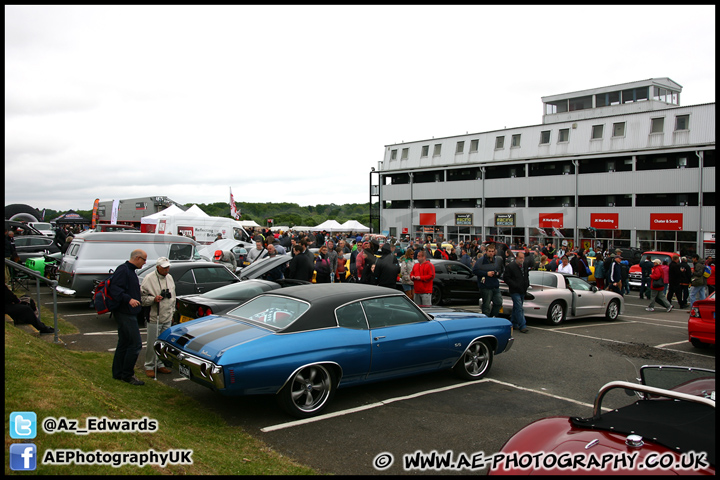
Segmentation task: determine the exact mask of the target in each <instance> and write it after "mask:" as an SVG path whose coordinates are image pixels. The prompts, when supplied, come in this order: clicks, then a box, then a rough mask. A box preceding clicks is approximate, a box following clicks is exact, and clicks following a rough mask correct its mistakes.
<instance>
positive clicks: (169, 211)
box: [140, 204, 199, 225]
mask: <svg viewBox="0 0 720 480" xmlns="http://www.w3.org/2000/svg"><path fill="white" fill-rule="evenodd" d="M198 210H199V209H198ZM180 213H185V211H184V210H183V209H182V208H180V207H178V206H177V205H175V204H172V205H170V206H169V207H168V208H166V209H165V210H160V211H159V212H155V213H153V214H152V215H148V216H146V217H142V218H141V219H140V224H143V223H146V224H149V225H157V222H158V219H159V218H162V217H172V216H175V215H178V214H180Z"/></svg>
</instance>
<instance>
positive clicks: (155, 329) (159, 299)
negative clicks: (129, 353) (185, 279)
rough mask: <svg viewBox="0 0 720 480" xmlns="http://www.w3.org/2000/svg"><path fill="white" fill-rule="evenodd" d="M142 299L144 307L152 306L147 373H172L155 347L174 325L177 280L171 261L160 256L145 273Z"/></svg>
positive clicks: (149, 323) (146, 355)
mask: <svg viewBox="0 0 720 480" xmlns="http://www.w3.org/2000/svg"><path fill="white" fill-rule="evenodd" d="M140 294H141V301H142V305H143V306H144V307H150V315H149V319H148V324H147V347H146V349H145V375H147V376H148V377H150V378H155V372H156V370H157V371H158V372H160V373H172V370H170V369H169V368H167V366H165V365H164V364H160V363H159V362H160V360H159V359H158V357H157V355H156V354H155V349H154V348H153V346H154V344H155V340H157V337H158V335H160V334H161V333H162V332H163V331H165V330H166V329H167V328H169V327H170V325H172V319H173V313H174V312H175V281H174V280H173V278H172V276H171V275H170V261H169V260H168V259H167V257H160V258H158V259H157V262H156V263H155V271H154V272H152V273H148V274H147V275H145V278H144V279H143V282H142V284H141V285H140Z"/></svg>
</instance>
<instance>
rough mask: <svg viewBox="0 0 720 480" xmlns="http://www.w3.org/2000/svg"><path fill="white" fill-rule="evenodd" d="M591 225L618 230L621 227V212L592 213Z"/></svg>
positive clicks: (601, 228)
mask: <svg viewBox="0 0 720 480" xmlns="http://www.w3.org/2000/svg"><path fill="white" fill-rule="evenodd" d="M590 226H591V227H593V228H597V229H598V230H617V229H618V228H620V214H619V213H591V214H590Z"/></svg>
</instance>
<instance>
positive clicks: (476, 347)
mask: <svg viewBox="0 0 720 480" xmlns="http://www.w3.org/2000/svg"><path fill="white" fill-rule="evenodd" d="M492 361H493V351H492V349H491V348H490V346H489V345H488V343H487V342H485V341H483V340H475V341H474V342H473V343H471V344H470V346H469V347H468V348H467V350H465V353H463V356H462V357H460V359H459V360H458V362H457V363H456V364H455V367H454V370H455V373H456V374H457V375H458V376H460V377H462V378H465V379H466V380H477V379H479V378H482V377H484V376H485V374H486V373H487V372H488V370H490V366H491V365H492Z"/></svg>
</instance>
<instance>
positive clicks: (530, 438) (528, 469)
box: [489, 365, 715, 475]
mask: <svg viewBox="0 0 720 480" xmlns="http://www.w3.org/2000/svg"><path fill="white" fill-rule="evenodd" d="M638 380H639V381H640V384H636V383H631V382H625V381H614V382H610V383H607V384H605V385H604V386H603V387H602V388H601V389H600V391H599V393H598V395H597V396H596V397H595V403H594V405H593V414H592V416H591V417H587V418H583V417H548V418H543V419H540V420H536V421H535V422H533V423H531V424H529V425H527V426H526V427H524V428H523V429H522V430H520V431H519V432H517V433H516V434H515V435H513V436H512V437H511V438H510V439H509V440H508V441H507V442H505V445H503V447H502V448H501V449H500V453H501V454H505V458H516V459H517V458H518V457H520V456H521V455H525V454H526V452H527V454H529V455H535V454H537V455H539V461H538V462H533V461H530V462H523V463H524V465H523V466H521V465H520V463H521V462H517V461H515V462H514V463H512V462H507V463H505V462H502V461H500V462H499V463H498V464H497V466H496V468H494V469H492V470H491V471H490V472H489V474H490V475H558V474H560V475H590V474H594V475H597V474H605V475H628V474H641V475H651V474H652V475H654V474H665V475H668V474H675V475H688V474H705V475H707V474H709V475H715V371H714V370H705V369H700V368H688V367H675V366H658V365H652V366H648V365H646V366H643V367H642V368H641V369H640V378H639V379H638ZM613 389H624V390H625V391H626V392H629V394H630V395H632V392H633V391H634V392H636V393H637V395H638V396H639V397H640V399H639V400H637V401H636V402H634V403H632V404H630V405H627V406H624V407H621V408H617V409H613V410H610V411H606V412H603V407H602V402H603V399H604V398H605V396H606V395H607V393H608V392H610V391H611V390H613ZM615 398H617V397H615ZM606 410H608V409H606ZM689 452H694V454H692V455H693V456H694V458H695V459H698V458H699V457H700V456H701V455H705V459H704V460H705V462H704V464H702V463H700V462H698V463H695V462H690V466H691V467H690V468H687V467H686V468H682V464H683V461H682V460H685V463H686V465H687V458H683V456H684V454H688V453H689ZM529 455H528V456H529ZM551 455H554V457H552V456H551ZM563 456H565V459H568V458H569V459H574V458H579V459H580V460H582V461H583V462H584V464H585V465H586V467H585V468H578V467H577V463H576V464H575V467H573V463H574V462H573V461H572V460H571V461H570V462H569V464H567V462H565V463H566V466H565V467H564V468H563V467H562V465H560V461H559V459H560V458H562V457H563ZM590 456H592V457H594V458H595V460H596V463H595V465H592V464H591V463H590V458H589V457H590ZM629 457H634V458H635V460H634V461H633V462H630V461H629ZM603 458H609V459H610V461H609V462H603V461H602V459H603ZM661 458H662V459H663V462H662V465H663V466H662V468H660V467H656V468H654V469H653V468H649V467H650V466H651V465H656V466H657V465H658V463H660V462H658V460H659V459H661ZM553 459H555V460H558V461H557V462H554V461H553ZM548 460H550V462H548ZM614 460H615V461H614ZM622 460H624V461H622ZM523 467H525V468H523Z"/></svg>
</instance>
